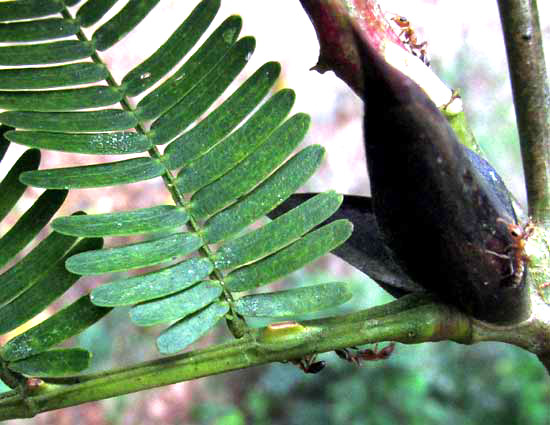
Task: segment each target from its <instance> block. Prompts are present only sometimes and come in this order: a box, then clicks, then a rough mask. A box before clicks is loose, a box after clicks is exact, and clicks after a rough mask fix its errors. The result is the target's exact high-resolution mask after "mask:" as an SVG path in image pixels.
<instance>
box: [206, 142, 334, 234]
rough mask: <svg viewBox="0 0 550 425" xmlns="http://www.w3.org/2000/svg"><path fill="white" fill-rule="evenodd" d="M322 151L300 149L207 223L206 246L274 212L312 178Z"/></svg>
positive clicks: (312, 148) (315, 148) (322, 153)
mask: <svg viewBox="0 0 550 425" xmlns="http://www.w3.org/2000/svg"><path fill="white" fill-rule="evenodd" d="M324 152H325V151H324V149H323V148H322V147H321V146H318V145H312V146H309V147H307V148H305V149H303V150H302V151H300V152H299V153H298V154H296V155H294V156H293V157H292V158H291V159H290V160H289V161H287V162H286V163H285V164H284V165H283V166H282V167H281V168H280V169H279V170H277V172H275V173H274V174H273V175H272V176H271V177H270V178H269V179H267V180H266V181H265V182H264V183H262V184H261V185H260V186H258V187H257V188H256V189H254V191H253V192H251V193H250V194H249V195H248V196H246V197H245V198H243V199H242V200H240V201H239V202H237V203H235V204H234V205H232V206H230V207H229V208H226V209H225V210H223V211H222V212H220V213H218V214H216V215H215V216H214V217H212V218H211V219H210V220H208V222H207V223H206V229H205V233H204V238H205V240H206V241H207V243H214V242H217V241H220V240H222V239H226V238H228V237H229V236H231V235H233V234H235V233H237V232H239V231H240V230H242V229H244V228H245V227H246V226H248V225H249V224H252V223H253V222H254V221H256V220H257V219H259V218H260V217H262V216H263V215H265V214H267V213H268V212H269V211H271V210H272V209H274V208H275V207H276V206H277V205H279V204H280V203H281V202H283V201H284V200H285V199H286V198H288V197H289V196H290V195H292V193H294V192H295V191H296V190H298V188H299V187H300V186H302V185H303V184H304V183H305V182H306V181H307V180H308V179H309V178H310V177H311V176H312V175H313V173H314V172H315V170H316V169H317V168H318V167H319V165H320V164H321V160H322V159H323V155H324Z"/></svg>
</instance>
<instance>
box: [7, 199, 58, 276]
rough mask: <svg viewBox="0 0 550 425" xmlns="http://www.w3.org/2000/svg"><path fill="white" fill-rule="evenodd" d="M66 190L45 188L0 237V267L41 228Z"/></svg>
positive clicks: (50, 216)
mask: <svg viewBox="0 0 550 425" xmlns="http://www.w3.org/2000/svg"><path fill="white" fill-rule="evenodd" d="M66 196H67V191H66V190H47V191H46V192H44V193H43V194H42V195H41V196H40V197H39V198H38V199H37V200H36V202H35V203H34V204H33V206H32V207H31V208H29V209H28V210H27V212H26V213H25V214H23V216H22V217H21V218H20V219H19V220H18V221H17V223H15V225H14V226H13V227H12V228H11V229H10V230H9V231H8V233H6V234H5V235H4V236H3V237H2V239H0V267H2V266H4V265H6V263H7V262H8V261H9V260H11V259H12V258H13V257H15V255H16V254H17V253H18V252H19V251H21V250H22V249H23V248H24V247H25V246H27V244H28V243H29V242H30V241H31V240H32V239H33V238H34V237H35V236H36V235H37V234H38V232H40V230H42V228H43V227H44V226H45V225H46V224H47V223H48V221H50V219H51V218H52V216H53V215H54V214H55V212H56V211H57V210H58V209H59V207H60V206H61V204H62V203H63V201H64V200H65V197H66Z"/></svg>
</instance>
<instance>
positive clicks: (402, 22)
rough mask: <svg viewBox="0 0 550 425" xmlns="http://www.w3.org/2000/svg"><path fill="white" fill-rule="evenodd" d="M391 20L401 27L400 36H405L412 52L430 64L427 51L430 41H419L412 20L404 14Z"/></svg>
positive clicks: (427, 64)
mask: <svg viewBox="0 0 550 425" xmlns="http://www.w3.org/2000/svg"><path fill="white" fill-rule="evenodd" d="M391 20H392V21H393V22H395V23H396V24H397V25H398V26H399V28H401V32H400V33H399V35H398V37H399V38H401V36H404V38H405V40H404V43H405V44H407V45H408V46H409V48H410V49H411V53H412V54H413V55H415V56H418V57H419V58H420V60H421V61H422V62H424V64H425V65H426V66H430V58H429V56H428V51H427V46H428V42H427V41H423V42H422V43H419V42H418V39H417V37H416V31H415V30H414V29H413V27H412V26H411V23H410V21H409V20H408V19H407V18H405V17H404V16H400V15H396V16H394V17H393V18H391Z"/></svg>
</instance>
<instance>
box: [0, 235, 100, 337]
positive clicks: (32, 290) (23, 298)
mask: <svg viewBox="0 0 550 425" xmlns="http://www.w3.org/2000/svg"><path fill="white" fill-rule="evenodd" d="M65 238H67V237H66V236H65ZM102 245H103V240H102V239H84V240H82V241H80V242H79V243H78V244H77V245H76V246H75V247H74V248H73V249H71V251H70V252H69V253H68V254H67V255H65V256H64V257H62V258H57V259H56V261H54V262H53V263H52V265H48V267H46V268H45V272H44V273H42V274H41V275H40V278H39V279H38V280H35V281H31V282H30V283H29V284H28V285H27V286H29V287H28V289H26V290H25V291H24V292H23V293H21V294H20V295H19V296H18V297H17V298H15V299H13V300H12V301H10V302H9V303H8V304H6V305H3V306H2V307H0V334H2V333H5V332H9V331H11V330H12V329H15V328H17V327H18V326H20V325H22V324H23V323H25V322H27V321H28V320H30V319H32V318H33V317H34V316H36V315H37V314H38V313H40V312H41V311H43V310H44V309H45V308H46V307H48V306H49V305H50V304H51V303H52V302H54V301H55V300H56V299H57V298H59V297H60V296H61V295H63V294H64V293H65V291H67V289H69V288H70V287H71V286H72V285H73V284H74V283H75V282H76V281H77V280H78V279H80V275H77V274H74V273H71V272H69V271H68V270H67V269H66V268H65V260H66V259H67V258H68V257H70V256H71V255H75V254H78V253H79V252H84V251H88V250H91V249H98V248H101V246H102ZM11 286H12V285H11V282H10V285H9V286H8V288H7V289H10V288H11Z"/></svg>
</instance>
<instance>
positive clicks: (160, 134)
mask: <svg viewBox="0 0 550 425" xmlns="http://www.w3.org/2000/svg"><path fill="white" fill-rule="evenodd" d="M255 45H256V41H255V40H254V38H252V37H245V38H242V39H240V40H239V41H238V42H237V43H235V45H234V46H233V47H232V48H231V50H230V51H229V52H228V53H227V54H226V55H225V56H224V57H223V59H222V60H221V61H220V64H219V65H217V66H216V67H215V68H214V69H213V70H212V71H211V72H210V73H208V75H206V76H205V77H204V78H203V79H202V80H201V81H200V82H199V83H198V84H197V85H196V86H195V87H194V88H193V89H192V90H191V91H190V92H188V93H187V95H186V96H185V97H184V98H183V99H182V100H181V101H180V102H179V103H178V104H176V105H175V106H173V107H172V108H171V109H170V110H169V111H168V112H166V113H164V114H163V115H162V116H161V117H160V118H159V119H158V120H156V121H155V122H154V123H153V125H152V127H151V132H150V136H151V137H152V140H153V143H155V144H163V143H166V142H169V141H170V140H171V139H173V138H174V137H176V136H177V135H178V134H180V133H181V132H182V131H183V130H185V129H186V128H187V127H188V126H189V125H190V124H191V123H192V122H193V121H195V120H196V119H197V118H198V117H199V116H200V114H202V113H203V112H205V111H206V110H207V109H208V107H209V106H210V105H212V103H214V102H215V101H216V99H218V97H219V96H220V95H221V94H222V93H223V92H224V91H225V89H226V88H227V87H228V86H229V84H231V82H233V80H234V79H235V77H236V76H237V75H238V74H239V72H241V70H242V69H243V68H244V66H245V65H246V63H247V62H248V60H249V59H250V56H251V55H252V52H253V51H254V47H255ZM0 118H1V115H0Z"/></svg>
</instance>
